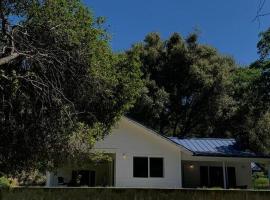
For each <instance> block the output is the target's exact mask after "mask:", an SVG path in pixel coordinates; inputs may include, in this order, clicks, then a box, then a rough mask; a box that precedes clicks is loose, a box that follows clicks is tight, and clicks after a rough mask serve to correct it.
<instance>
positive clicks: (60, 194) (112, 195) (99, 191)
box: [0, 188, 270, 200]
mask: <svg viewBox="0 0 270 200" xmlns="http://www.w3.org/2000/svg"><path fill="white" fill-rule="evenodd" d="M0 199H1V200H45V199H46V200H47V199H48V200H181V199H182V200H269V199H270V191H266V190H264V191H255V190H253V191H252V190H202V189H197V190H195V189H194V190H189V189H133V188H11V189H1V190H0Z"/></svg>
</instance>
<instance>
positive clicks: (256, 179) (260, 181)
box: [252, 172, 269, 189]
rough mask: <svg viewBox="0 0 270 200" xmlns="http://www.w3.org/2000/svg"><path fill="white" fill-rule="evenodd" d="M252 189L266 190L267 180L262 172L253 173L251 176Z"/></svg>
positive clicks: (267, 186)
mask: <svg viewBox="0 0 270 200" xmlns="http://www.w3.org/2000/svg"><path fill="white" fill-rule="evenodd" d="M252 181H253V187H254V188H255V189H268V188H269V179H268V177H267V176H266V175H265V174H264V173H263V172H255V173H254V174H253V175H252Z"/></svg>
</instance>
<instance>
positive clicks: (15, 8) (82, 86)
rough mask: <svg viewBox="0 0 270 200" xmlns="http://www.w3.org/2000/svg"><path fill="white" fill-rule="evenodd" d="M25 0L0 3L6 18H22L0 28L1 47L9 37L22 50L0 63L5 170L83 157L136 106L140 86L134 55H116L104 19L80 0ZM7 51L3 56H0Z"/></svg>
mask: <svg viewBox="0 0 270 200" xmlns="http://www.w3.org/2000/svg"><path fill="white" fill-rule="evenodd" d="M1 3H2V4H1ZM24 3H27V6H26V7H24V6H22V4H21V1H8V0H7V1H5V2H4V3H3V2H0V6H1V7H4V9H3V10H4V11H5V12H4V15H5V19H9V17H10V16H14V15H15V16H17V17H19V22H18V24H17V26H14V30H12V29H11V27H10V28H9V29H6V30H5V29H1V30H2V31H0V33H1V34H2V35H3V41H2V42H1V43H0V48H1V49H4V50H5V49H6V48H5V46H7V45H9V44H10V43H12V44H13V49H15V50H16V53H17V54H18V55H19V56H18V57H15V58H14V59H12V60H10V61H9V62H7V63H5V62H3V64H1V65H0V97H1V98H0V99H1V100H0V104H1V108H0V171H1V172H3V173H5V174H16V173H17V172H20V171H23V170H26V171H27V170H32V169H36V168H38V169H41V170H44V169H45V168H48V167H50V168H51V167H52V168H54V167H57V166H59V165H61V164H63V163H64V162H65V161H66V160H67V159H69V157H73V156H74V155H77V156H78V157H79V154H80V153H82V155H84V154H85V153H86V151H90V149H91V147H92V146H93V144H94V142H95V141H96V140H97V139H99V138H102V137H103V136H104V135H106V134H107V133H108V132H109V131H110V128H111V127H112V126H113V125H114V124H115V122H116V121H117V120H118V119H119V118H120V116H122V115H123V114H124V113H125V112H126V111H127V109H129V108H130V107H131V106H132V105H133V103H134V102H135V99H136V98H137V96H139V94H140V90H141V87H142V80H141V78H140V77H141V72H140V62H139V59H138V58H137V57H138V56H137V54H130V55H128V54H127V55H114V54H113V52H112V50H111V48H110V46H109V40H108V39H109V37H108V33H106V31H105V30H104V29H103V27H102V24H101V22H102V21H103V20H101V19H97V20H96V19H95V18H94V16H93V15H92V13H91V11H89V10H88V9H87V8H86V7H85V6H83V5H82V4H81V2H80V1H79V0H69V1H67V0H48V1H36V0H32V1H31V0H29V1H24ZM0 10H1V9H0ZM1 11H2V10H1ZM6 26H8V23H7V24H6ZM3 30H4V31H3ZM10 30H12V31H10ZM9 34H13V37H12V38H14V40H10V37H8V35H9ZM12 52H13V50H11V51H10V52H9V51H6V52H5V53H4V54H0V60H2V61H3V60H4V59H6V58H10V56H11V57H12V56H14V54H15V53H14V52H13V53H12ZM15 55H16V54H15Z"/></svg>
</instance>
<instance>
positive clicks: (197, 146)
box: [169, 137, 268, 157]
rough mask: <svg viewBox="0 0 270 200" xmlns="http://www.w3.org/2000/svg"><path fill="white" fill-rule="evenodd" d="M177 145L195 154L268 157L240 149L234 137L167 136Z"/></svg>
mask: <svg viewBox="0 0 270 200" xmlns="http://www.w3.org/2000/svg"><path fill="white" fill-rule="evenodd" d="M169 139H170V140H171V141H173V142H175V143H176V144H178V145H181V146H183V147H184V148H186V149H188V150H189V151H191V152H193V154H194V155H197V156H218V157H219V156H220V157H224V156H225V157H268V156H265V155H261V154H256V153H254V152H250V151H243V150H240V148H239V146H238V145H237V142H236V141H235V140H234V139H223V138H190V139H179V138H177V137H169Z"/></svg>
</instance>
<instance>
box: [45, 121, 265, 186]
mask: <svg viewBox="0 0 270 200" xmlns="http://www.w3.org/2000/svg"><path fill="white" fill-rule="evenodd" d="M93 151H96V152H104V153H109V154H112V155H113V158H114V167H113V172H112V171H111V173H110V176H111V177H112V178H113V179H114V180H112V181H111V182H113V183H114V184H111V185H114V186H115V187H142V188H143V187H145V188H181V187H182V175H183V176H184V178H185V181H186V183H187V186H188V187H198V186H199V185H200V171H199V166H222V163H223V162H225V163H226V165H227V166H233V167H235V172H236V185H237V186H244V185H247V186H248V188H250V187H251V186H252V176H251V167H250V163H251V162H252V161H254V162H267V163H269V159H267V160H266V159H265V160H262V159H252V158H233V157H206V156H193V155H192V153H191V152H189V151H188V150H186V149H184V148H181V147H180V146H178V145H176V144H175V143H173V142H172V141H169V140H167V139H166V138H162V137H161V136H160V135H158V134H156V133H154V132H153V131H151V130H149V129H147V128H146V127H144V126H142V125H140V124H138V123H136V122H133V121H130V120H129V119H127V118H122V119H121V120H120V122H119V123H118V125H117V126H116V127H115V128H114V129H113V130H112V132H111V133H110V134H109V135H107V136H106V137H105V138H104V139H103V140H100V141H98V142H97V143H96V144H95V146H94V149H93ZM134 157H161V158H163V169H164V173H163V174H164V176H163V177H162V178H151V177H148V178H136V177H133V158H134ZM182 163H193V164H194V169H193V170H192V171H188V170H186V169H185V170H184V172H183V173H182V167H183V168H185V166H184V165H182ZM96 170H97V171H98V170H99V171H100V174H101V175H100V177H102V176H104V174H106V173H107V172H105V171H104V172H102V170H103V169H102V166H99V167H97V169H96ZM71 171H72V169H69V168H68V167H65V168H63V169H59V170H57V174H53V172H52V173H48V174H47V184H46V185H47V186H57V177H58V176H62V177H64V179H65V180H66V181H68V180H70V179H71ZM97 174H98V173H97ZM97 182H100V181H97ZM96 185H97V186H99V185H98V184H96Z"/></svg>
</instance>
